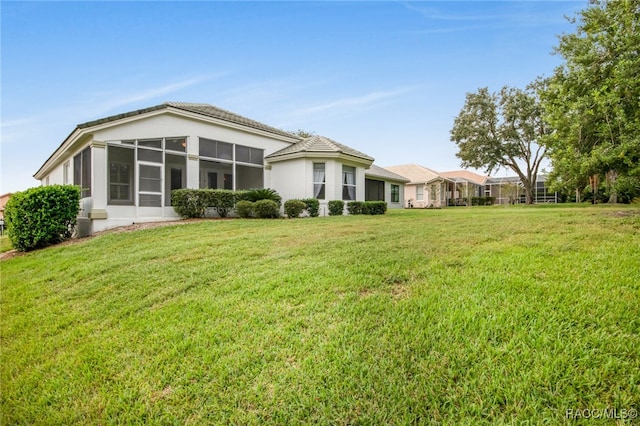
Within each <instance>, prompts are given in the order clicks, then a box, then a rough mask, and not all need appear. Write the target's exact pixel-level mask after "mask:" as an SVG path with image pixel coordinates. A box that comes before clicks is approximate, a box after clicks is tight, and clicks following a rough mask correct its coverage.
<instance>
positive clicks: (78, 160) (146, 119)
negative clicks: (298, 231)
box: [34, 102, 404, 234]
mask: <svg viewBox="0 0 640 426" xmlns="http://www.w3.org/2000/svg"><path fill="white" fill-rule="evenodd" d="M372 163H373V158H371V157H369V156H367V155H366V154H363V153H361V152H359V151H356V150H354V149H352V148H349V147H347V146H345V145H341V144H338V143H337V142H334V141H331V140H330V139H327V138H324V137H321V136H313V137H311V138H307V139H303V138H301V137H298V136H296V135H294V134H291V133H288V132H286V131H283V130H280V129H277V128H274V127H271V126H268V125H265V124H262V123H260V122H257V121H255V120H251V119H248V118H246V117H242V116H240V115H237V114H234V113H231V112H229V111H225V110H222V109H220V108H217V107H214V106H212V105H208V104H196V103H182V102H167V103H164V104H161V105H157V106H153V107H150V108H145V109H140V110H136V111H132V112H128V113H125V114H119V115H115V116H111V117H106V118H103V119H100V120H95V121H90V122H87V123H84V124H80V125H78V126H77V127H76V128H75V129H74V130H73V132H71V134H70V135H69V136H68V137H67V138H66V139H65V140H64V141H63V142H62V144H61V145H60V146H59V147H58V148H57V149H56V150H55V152H54V153H53V154H52V155H51V156H50V157H49V158H48V159H47V160H46V161H45V163H44V164H43V165H42V166H41V167H40V169H39V170H38V171H37V172H36V174H35V175H34V177H35V178H36V179H38V180H40V181H41V183H42V184H43V185H47V184H75V185H79V186H80V187H81V188H82V195H81V197H82V200H81V214H80V218H79V228H80V234H90V233H93V232H96V231H100V230H103V229H107V228H111V227H115V226H121V225H127V224H131V223H134V222H146V221H161V220H171V219H176V218H177V217H178V216H177V214H176V212H175V210H174V209H173V207H171V191H172V190H174V189H179V188H219V189H233V190H239V189H250V188H273V189H275V190H276V191H278V193H279V194H280V195H281V196H282V198H283V200H287V199H291V198H310V197H316V198H318V199H319V200H320V202H321V206H322V207H326V203H327V202H328V201H329V200H333V199H343V200H345V201H350V200H359V201H364V200H365V199H366V191H367V188H366V186H367V185H366V179H367V178H366V176H367V170H368V169H370V168H371V166H372ZM376 169H377V168H376ZM376 169H372V170H376ZM377 178H378V180H382V181H383V182H385V188H386V187H387V186H389V192H388V194H389V197H391V191H392V185H397V186H399V188H398V189H399V193H400V194H403V192H404V186H403V181H402V178H401V177H399V176H397V177H390V178H384V177H380V176H378V177H377ZM394 188H395V187H394ZM385 197H386V195H385ZM398 199H399V200H403V199H404V197H403V195H400V197H399V198H398ZM390 200H391V198H390ZM394 204H395V205H396V206H397V207H402V201H398V202H397V203H392V202H390V207H394ZM321 211H326V209H325V210H321Z"/></svg>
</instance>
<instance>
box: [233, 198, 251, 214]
mask: <svg viewBox="0 0 640 426" xmlns="http://www.w3.org/2000/svg"><path fill="white" fill-rule="evenodd" d="M236 213H238V216H240V217H241V218H245V219H246V218H248V217H251V216H253V203H252V202H251V201H247V200H240V201H238V202H237V203H236Z"/></svg>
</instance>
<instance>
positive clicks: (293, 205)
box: [284, 200, 307, 219]
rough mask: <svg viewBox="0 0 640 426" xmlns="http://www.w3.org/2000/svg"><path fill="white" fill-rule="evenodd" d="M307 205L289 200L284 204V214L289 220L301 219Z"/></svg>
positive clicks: (299, 201) (300, 201)
mask: <svg viewBox="0 0 640 426" xmlns="http://www.w3.org/2000/svg"><path fill="white" fill-rule="evenodd" d="M306 207H307V204H306V203H305V202H304V201H302V200H287V201H285V203H284V212H285V213H286V215H287V216H288V217H289V218H292V219H293V218H296V217H300V215H301V214H302V212H303V211H304V210H305V208H306Z"/></svg>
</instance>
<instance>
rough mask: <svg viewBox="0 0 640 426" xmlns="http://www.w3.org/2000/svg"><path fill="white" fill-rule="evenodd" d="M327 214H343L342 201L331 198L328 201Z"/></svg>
mask: <svg viewBox="0 0 640 426" xmlns="http://www.w3.org/2000/svg"><path fill="white" fill-rule="evenodd" d="M328 207H329V216H342V215H343V214H344V201H342V200H331V201H329V203H328Z"/></svg>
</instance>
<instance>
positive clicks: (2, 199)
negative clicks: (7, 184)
mask: <svg viewBox="0 0 640 426" xmlns="http://www.w3.org/2000/svg"><path fill="white" fill-rule="evenodd" d="M12 195H13V194H12V193H11V192H9V193H6V194H3V195H0V219H4V208H5V206H6V205H7V201H9V198H11V196H12Z"/></svg>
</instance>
